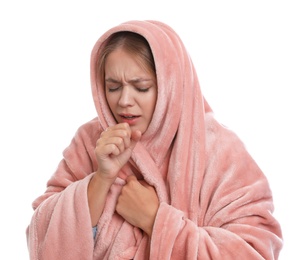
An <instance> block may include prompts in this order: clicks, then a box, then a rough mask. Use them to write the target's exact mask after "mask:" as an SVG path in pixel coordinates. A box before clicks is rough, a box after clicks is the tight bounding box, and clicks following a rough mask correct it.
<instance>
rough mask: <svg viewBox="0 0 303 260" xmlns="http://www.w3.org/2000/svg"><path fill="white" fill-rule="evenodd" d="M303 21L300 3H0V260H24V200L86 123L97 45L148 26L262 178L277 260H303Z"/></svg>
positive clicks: (27, 208)
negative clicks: (173, 39)
mask: <svg viewBox="0 0 303 260" xmlns="http://www.w3.org/2000/svg"><path fill="white" fill-rule="evenodd" d="M4 2H6V3H4ZM302 14H303V5H302V1H300V0H298V1H292V0H282V1H279V0H276V1H268V0H255V1H245V0H241V1H240V0H239V1H235V0H230V1H226V0H221V1H193V0H192V1H191V0H187V1H176V0H175V1H163V0H161V1H158V0H157V1H155V0H153V1H149V2H145V1H139V0H138V1H130V0H129V1H123V0H121V1H114V0H113V1H102V0H100V1H92V0H86V1H63V0H60V1H59V0H54V1H47V2H46V1H33V0H28V1H21V0H19V1H18V0H17V1H2V2H1V3H0V29H1V31H0V36H1V38H0V46H1V48H0V108H1V109H0V113H1V127H0V131H1V132H0V133H1V134H0V138H1V139H0V152H1V173H0V174H1V186H0V192H1V194H0V195H1V196H0V200H1V201H0V207H1V214H0V218H1V221H0V225H1V226H0V238H1V252H0V254H1V256H0V258H1V259H13V260H16V259H18V260H19V259H20V260H21V259H28V253H27V245H26V237H25V229H26V226H27V225H28V223H29V221H30V218H31V215H32V213H33V212H32V208H31V203H32V201H33V200H34V199H35V198H36V197H37V196H39V195H40V194H42V193H43V192H44V190H45V185H46V181H47V180H48V178H49V177H50V176H51V174H52V173H53V172H54V170H55V169H56V167H57V164H58V162H59V160H60V159H61V153H62V150H63V149H64V148H65V147H66V146H67V145H68V144H69V142H70V140H71V138H72V137H73V135H74V133H75V131H76V129H77V128H78V126H80V125H81V124H82V123H84V122H86V121H88V120H89V119H91V118H92V117H94V116H95V111H94V107H93V101H92V98H91V92H90V78H89V59H90V52H91V49H92V47H93V45H94V43H95V41H96V40H97V38H98V37H99V36H100V35H101V34H102V33H104V32H105V31H106V30H107V29H109V28H110V27H112V26H114V25H117V24H119V23H121V22H124V21H127V20H133V19H156V20H161V21H163V22H165V23H168V24H169V25H171V26H172V27H173V28H174V29H175V30H176V31H177V32H178V33H179V35H180V36H181V38H182V39H183V41H184V43H185V45H186V46H187V48H188V51H189V53H190V55H191V56H192V59H193V61H194V64H195V66H196V69H197V72H198V75H199V78H200V84H201V89H202V92H203V93H204V95H205V96H206V99H207V100H208V101H209V103H210V105H211V106H212V108H213V110H214V112H215V113H216V114H217V117H218V118H219V120H221V122H222V123H224V124H225V125H227V126H229V127H230V128H231V129H233V130H234V131H235V132H236V133H238V135H239V136H240V137H241V139H242V140H243V141H244V142H245V143H246V145H247V148H248V150H249V151H250V153H251V154H252V155H253V157H254V158H255V159H256V161H257V162H258V164H259V165H260V167H261V168H262V169H263V171H264V172H265V174H266V175H267V177H268V179H269V181H270V184H271V188H272V191H273V195H274V201H275V207H276V210H275V216H276V217H277V218H278V219H279V221H280V223H281V225H282V229H283V234H284V239H285V245H284V248H283V250H282V252H281V257H280V259H282V260H290V259H303V253H302V239H301V238H299V236H302V233H303V228H302V219H303V213H302V199H303V187H302V185H301V180H302V178H301V175H302V173H303V167H302V161H303V160H302V147H303V138H302V132H303V127H302V112H303V105H302V101H301V100H302V87H303V48H302V46H303V38H302V37H303V35H302V34H303V15H302ZM63 217H64V216H63ZM2 255H3V257H2ZM4 256H5V257H4Z"/></svg>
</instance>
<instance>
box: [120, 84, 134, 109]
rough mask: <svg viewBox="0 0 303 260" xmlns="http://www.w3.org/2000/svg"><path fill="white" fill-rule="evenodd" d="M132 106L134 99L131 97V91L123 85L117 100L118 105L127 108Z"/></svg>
mask: <svg viewBox="0 0 303 260" xmlns="http://www.w3.org/2000/svg"><path fill="white" fill-rule="evenodd" d="M133 104H134V97H133V93H132V89H131V87H130V86H127V85H125V86H123V87H122V91H121V95H120V98H119V105H120V106H121V107H128V106H132V105H133Z"/></svg>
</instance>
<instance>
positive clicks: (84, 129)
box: [27, 21, 282, 260]
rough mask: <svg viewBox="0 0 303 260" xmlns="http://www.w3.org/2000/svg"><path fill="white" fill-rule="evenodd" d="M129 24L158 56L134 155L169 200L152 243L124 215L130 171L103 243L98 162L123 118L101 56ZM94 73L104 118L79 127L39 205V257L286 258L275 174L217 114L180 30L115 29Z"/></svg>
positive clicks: (143, 25) (137, 24) (112, 198)
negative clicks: (93, 199) (101, 78)
mask: <svg viewBox="0 0 303 260" xmlns="http://www.w3.org/2000/svg"><path fill="white" fill-rule="evenodd" d="M123 30H127V31H133V32H137V33H139V34H141V35H143V36H144V37H145V38H146V39H147V41H148V42H149V44H150V46H151V49H152V52H153V55H154V59H155V63H156V70H157V79H158V100H157V105H156V109H155V112H154V117H153V119H152V122H151V124H150V126H149V128H148V130H147V131H146V132H145V134H144V135H143V138H142V140H141V141H140V142H139V143H138V144H137V146H136V147H135V149H134V151H133V154H132V158H131V162H132V164H133V165H134V166H135V167H137V169H138V170H139V171H140V172H141V173H142V174H143V176H144V178H145V180H146V181H147V182H148V183H149V184H151V185H153V186H154V187H155V189H156V191H157V194H158V196H159V200H160V202H161V204H160V207H159V210H158V212H157V216H156V220H155V224H154V229H153V233H152V236H151V238H150V240H149V238H148V236H147V235H146V234H144V233H143V232H142V231H141V230H139V229H138V228H136V227H133V226H132V225H130V224H129V223H127V222H126V221H125V220H124V219H122V217H120V216H119V215H118V214H117V213H116V212H115V205H116V200H117V197H118V195H119V192H120V190H121V188H122V186H123V184H124V183H125V181H124V180H123V177H122V176H123V175H122V174H121V175H120V176H121V178H120V177H119V178H117V180H116V182H115V183H114V184H113V186H112V188H111V191H110V193H109V194H108V198H107V202H106V206H105V209H104V212H103V214H102V216H101V218H100V220H99V222H98V233H97V236H96V240H95V241H94V240H93V236H92V227H91V220H90V215H89V208H88V201H87V185H88V182H89V180H90V178H91V176H92V173H93V172H94V171H95V170H96V168H97V164H96V159H95V155H94V148H95V144H96V141H97V139H98V138H99V136H100V133H101V132H102V131H103V129H105V128H106V127H108V126H109V125H113V124H115V120H114V118H113V117H112V115H111V113H110V111H109V108H108V107H107V104H106V101H105V97H104V93H103V87H102V86H101V85H98V84H97V83H96V81H95V76H96V75H95V72H94V71H95V62H96V54H97V51H98V49H99V48H100V46H102V43H103V42H104V40H105V39H106V38H107V37H108V36H109V35H111V34H112V33H114V32H117V31H123ZM91 73H92V74H91V80H92V93H93V97H94V102H95V106H96V109H97V113H98V117H97V118H95V119H93V120H92V121H89V122H88V123H86V124H84V125H83V126H81V127H80V128H79V129H78V131H77V133H76V135H75V137H74V138H73V140H72V142H71V144H70V146H69V147H67V149H66V150H65V151H64V159H63V160H62V161H61V162H60V164H59V166H58V169H57V171H56V172H55V173H54V175H53V176H52V177H51V178H50V180H49V181H48V183H47V190H46V192H45V194H43V195H41V197H39V198H37V199H36V200H35V201H34V202H33V208H34V209H35V211H34V214H33V217H32V221H31V223H30V225H29V227H28V229H27V241H28V248H29V252H30V256H31V259H56V260H58V259H64V260H66V259H79V260H80V259H81V260H86V259H152V260H165V259H176V260H177V259H180V260H181V259H182V260H184V259H203V260H206V259H232V260H236V259H241V260H243V259H277V258H278V255H279V252H280V249H281V247H282V239H281V237H282V235H281V229H280V225H279V223H278V222H277V221H276V219H275V218H274V217H273V215H272V213H273V210H274V206H273V200H272V194H271V190H270V187H269V184H268V181H267V179H266V177H265V176H264V174H263V173H262V171H261V170H260V169H259V167H258V165H257V164H256V162H255V161H254V160H253V159H252V158H251V156H250V155H249V154H248V152H247V150H246V149H245V146H244V145H243V143H242V142H241V141H240V140H239V138H238V137H237V135H236V134H235V133H233V132H232V131H231V130H229V129H227V128H226V127H224V126H223V125H221V124H220V123H219V122H217V121H216V119H215V118H214V115H213V113H212V110H211V108H210V106H209V105H208V104H207V102H206V101H205V99H204V98H203V96H202V94H201V89H200V86H199V82H198V79H197V75H196V72H195V69H194V66H193V64H192V61H191V59H190V56H189V54H188V53H187V51H186V49H185V48H184V46H183V43H182V41H181V40H180V39H179V37H178V36H177V34H176V33H175V32H174V31H173V30H172V29H171V28H170V27H168V26H167V25H165V24H162V23H160V22H156V21H130V22H126V23H124V24H121V25H118V26H117V27H115V28H112V29H110V30H109V31H107V32H106V33H105V34H104V35H103V36H101V38H100V39H99V40H98V42H97V43H96V45H95V47H94V49H93V51H92V59H91Z"/></svg>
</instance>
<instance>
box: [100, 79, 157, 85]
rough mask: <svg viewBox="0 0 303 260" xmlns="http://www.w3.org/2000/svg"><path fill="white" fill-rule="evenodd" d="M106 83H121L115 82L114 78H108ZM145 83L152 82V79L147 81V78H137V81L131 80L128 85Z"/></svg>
mask: <svg viewBox="0 0 303 260" xmlns="http://www.w3.org/2000/svg"><path fill="white" fill-rule="evenodd" d="M105 81H106V82H109V83H120V81H118V80H115V79H113V78H107V79H105ZM145 81H152V79H148V78H147V79H145V78H135V79H131V80H128V81H127V82H128V83H133V84H134V83H139V82H145Z"/></svg>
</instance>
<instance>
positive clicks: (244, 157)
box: [151, 128, 282, 260]
mask: <svg viewBox="0 0 303 260" xmlns="http://www.w3.org/2000/svg"><path fill="white" fill-rule="evenodd" d="M220 129H221V128H220ZM220 131H221V132H220ZM220 131H219V132H218V131H216V130H215V131H214V130H211V131H209V132H208V136H207V137H208V139H207V140H208V145H207V150H206V151H207V152H206V162H207V163H206V167H205V171H204V172H203V173H201V174H203V176H204V177H203V182H202V184H201V186H200V187H201V189H200V196H199V202H198V203H199V215H198V217H197V218H196V219H194V220H193V218H189V217H188V216H187V215H186V213H184V212H183V211H181V210H179V209H178V206H177V205H169V203H167V202H161V204H160V207H159V209H158V212H157V216H156V219H155V223H154V228H153V233H152V236H151V259H160V258H161V259H163V260H165V259H175V260H177V259H180V260H181V259H182V260H184V259H203V260H207V259H224V260H229V259H230V260H237V259H239V260H243V259H245V260H250V259H253V260H255V259H266V260H269V259H278V255H279V252H280V250H281V248H282V232H281V227H280V225H279V223H278V221H277V220H276V219H275V217H274V215H273V212H274V205H273V198H272V192H271V189H270V186H269V183H268V180H267V178H266V176H265V175H264V174H263V172H262V171H261V170H260V168H259V167H258V165H257V164H256V162H255V161H254V160H253V159H252V158H251V156H250V155H249V153H248V152H247V151H246V148H245V146H244V145H243V144H242V143H241V142H240V141H239V139H238V137H237V136H236V135H234V134H233V133H231V132H229V131H226V130H225V129H222V130H220ZM197 185H198V184H197ZM186 189H190V190H195V189H193V187H186ZM183 203H187V202H186V201H183Z"/></svg>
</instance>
